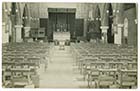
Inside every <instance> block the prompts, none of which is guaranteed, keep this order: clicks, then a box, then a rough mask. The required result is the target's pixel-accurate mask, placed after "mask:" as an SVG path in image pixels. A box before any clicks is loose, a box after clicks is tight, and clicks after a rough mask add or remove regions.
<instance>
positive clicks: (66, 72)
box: [39, 46, 86, 88]
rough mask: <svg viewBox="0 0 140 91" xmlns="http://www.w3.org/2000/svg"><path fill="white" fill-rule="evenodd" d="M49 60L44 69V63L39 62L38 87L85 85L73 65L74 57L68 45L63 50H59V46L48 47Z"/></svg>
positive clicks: (78, 86)
mask: <svg viewBox="0 0 140 91" xmlns="http://www.w3.org/2000/svg"><path fill="white" fill-rule="evenodd" d="M50 51H51V53H50V60H49V63H48V68H47V70H46V71H45V65H44V64H41V67H40V69H39V75H40V88H81V87H86V82H85V81H83V80H78V79H82V76H81V75H80V74H79V72H78V71H77V69H76V68H75V66H74V59H73V57H72V54H71V53H70V46H65V50H59V46H53V47H52V48H51V49H50Z"/></svg>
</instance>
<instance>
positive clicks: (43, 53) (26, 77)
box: [2, 43, 50, 88]
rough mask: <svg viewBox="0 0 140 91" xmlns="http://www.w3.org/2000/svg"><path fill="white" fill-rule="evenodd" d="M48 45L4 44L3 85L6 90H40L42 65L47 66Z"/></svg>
mask: <svg viewBox="0 0 140 91" xmlns="http://www.w3.org/2000/svg"><path fill="white" fill-rule="evenodd" d="M49 47H50V46H49V44H48V43H7V44H2V85H3V87H4V88H28V87H30V88H38V87H39V74H38V72H37V70H38V68H39V67H40V64H41V63H45V64H47V62H48V58H49Z"/></svg>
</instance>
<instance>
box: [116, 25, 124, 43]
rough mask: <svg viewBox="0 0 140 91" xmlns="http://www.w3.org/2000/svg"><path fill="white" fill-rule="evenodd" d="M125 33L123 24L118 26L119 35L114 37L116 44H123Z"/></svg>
mask: <svg viewBox="0 0 140 91" xmlns="http://www.w3.org/2000/svg"><path fill="white" fill-rule="evenodd" d="M122 32H123V24H118V25H117V33H116V34H115V35H114V37H115V38H114V40H115V41H114V43H115V44H119V45H121V44H122V34H123V33H122Z"/></svg>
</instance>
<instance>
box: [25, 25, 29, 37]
mask: <svg viewBox="0 0 140 91" xmlns="http://www.w3.org/2000/svg"><path fill="white" fill-rule="evenodd" d="M24 30H25V38H28V37H30V27H24Z"/></svg>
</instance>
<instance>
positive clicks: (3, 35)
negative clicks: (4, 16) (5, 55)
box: [2, 22, 9, 43]
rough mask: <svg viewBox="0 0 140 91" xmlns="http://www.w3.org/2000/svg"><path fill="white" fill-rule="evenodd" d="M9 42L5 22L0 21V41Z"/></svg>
mask: <svg viewBox="0 0 140 91" xmlns="http://www.w3.org/2000/svg"><path fill="white" fill-rule="evenodd" d="M8 42H9V33H8V31H7V30H6V24H5V22H3V23H2V43H8Z"/></svg>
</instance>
